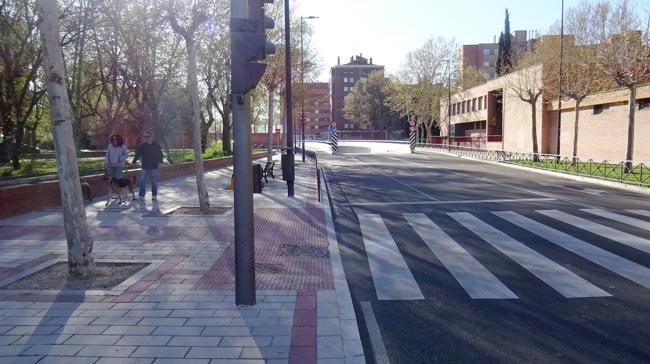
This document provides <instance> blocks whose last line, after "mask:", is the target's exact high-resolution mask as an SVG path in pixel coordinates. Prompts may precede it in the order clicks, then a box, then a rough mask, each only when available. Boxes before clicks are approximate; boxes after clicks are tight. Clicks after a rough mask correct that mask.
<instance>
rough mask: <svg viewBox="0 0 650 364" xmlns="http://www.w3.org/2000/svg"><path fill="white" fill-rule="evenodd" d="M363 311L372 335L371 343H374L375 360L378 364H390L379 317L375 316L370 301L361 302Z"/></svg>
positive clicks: (370, 335)
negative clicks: (378, 320) (378, 321)
mask: <svg viewBox="0 0 650 364" xmlns="http://www.w3.org/2000/svg"><path fill="white" fill-rule="evenodd" d="M361 312H363V317H364V318H365V321H366V327H367V328H368V336H369V337H370V345H372V352H373V354H374V356H375V362H376V363H377V364H390V360H388V353H387V352H386V347H385V346H384V339H383V338H382V337H381V331H380V330H379V325H378V324H377V319H376V318H375V313H374V311H373V310H372V305H371V304H370V302H366V301H364V302H361Z"/></svg>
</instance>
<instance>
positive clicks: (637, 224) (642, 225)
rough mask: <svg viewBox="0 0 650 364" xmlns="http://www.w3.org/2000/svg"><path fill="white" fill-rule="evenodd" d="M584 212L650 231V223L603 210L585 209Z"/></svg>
mask: <svg viewBox="0 0 650 364" xmlns="http://www.w3.org/2000/svg"><path fill="white" fill-rule="evenodd" d="M582 211H585V212H588V213H590V214H594V215H598V216H601V217H604V218H607V219H610V220H614V221H618V222H622V223H623V224H627V225H632V226H635V227H638V228H640V229H644V230H648V231H650V221H644V220H641V219H637V218H634V217H630V216H625V215H621V214H617V213H614V212H611V211H607V210H603V209H584V210H582Z"/></svg>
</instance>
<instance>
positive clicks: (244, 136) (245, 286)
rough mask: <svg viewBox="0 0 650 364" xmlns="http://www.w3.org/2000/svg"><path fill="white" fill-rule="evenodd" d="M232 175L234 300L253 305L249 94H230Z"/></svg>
mask: <svg viewBox="0 0 650 364" xmlns="http://www.w3.org/2000/svg"><path fill="white" fill-rule="evenodd" d="M232 98H233V100H232V104H233V129H234V130H233V132H234V134H235V135H234V139H235V143H234V144H235V145H234V153H235V154H234V163H233V164H234V170H235V171H234V176H235V183H234V185H235V187H234V189H235V191H234V193H235V299H236V302H237V304H238V305H254V304H255V301H256V298H255V246H254V244H253V243H254V242H255V229H254V225H253V224H254V222H253V169H252V165H253V161H252V156H251V124H250V122H249V114H250V100H251V97H250V94H233V96H232Z"/></svg>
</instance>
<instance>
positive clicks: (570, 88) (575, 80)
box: [537, 0, 615, 164]
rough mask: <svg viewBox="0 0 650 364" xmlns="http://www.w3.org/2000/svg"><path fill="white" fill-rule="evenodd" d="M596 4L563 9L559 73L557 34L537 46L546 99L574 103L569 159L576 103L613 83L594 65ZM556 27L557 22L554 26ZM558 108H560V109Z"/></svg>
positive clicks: (576, 130)
mask: <svg viewBox="0 0 650 364" xmlns="http://www.w3.org/2000/svg"><path fill="white" fill-rule="evenodd" d="M597 10H598V7H597V5H595V4H592V3H591V2H589V1H585V0H583V1H582V2H581V3H580V4H578V5H577V6H576V7H573V8H570V9H568V10H567V16H566V21H565V25H564V26H565V32H566V34H569V35H565V36H564V41H563V48H564V49H563V52H564V55H563V60H562V62H563V65H562V68H561V69H562V74H561V75H560V74H559V71H558V70H559V69H560V67H559V62H560V59H559V54H560V44H559V43H560V37H553V36H552V37H548V39H546V40H545V41H544V42H542V44H541V45H540V46H539V48H538V49H537V52H538V53H539V54H540V55H541V57H542V59H543V60H544V66H545V68H546V70H545V72H544V88H545V93H546V96H547V97H548V98H549V99H557V97H558V96H559V95H561V96H562V97H563V98H567V99H571V100H573V101H574V102H575V105H574V121H573V151H572V156H573V158H572V163H573V164H575V163H576V162H577V155H578V140H579V131H580V129H579V125H580V124H579V120H580V105H581V103H582V101H583V100H584V99H585V98H586V97H587V96H589V95H590V94H593V93H596V92H599V91H603V90H606V89H611V88H613V87H614V86H615V85H614V84H613V82H612V81H611V79H609V78H608V77H607V75H606V74H605V73H604V72H603V70H602V68H601V67H598V49H597V46H596V45H597V43H598V38H599V35H598V11H597ZM555 27H556V28H557V26H555ZM560 112H561V111H560Z"/></svg>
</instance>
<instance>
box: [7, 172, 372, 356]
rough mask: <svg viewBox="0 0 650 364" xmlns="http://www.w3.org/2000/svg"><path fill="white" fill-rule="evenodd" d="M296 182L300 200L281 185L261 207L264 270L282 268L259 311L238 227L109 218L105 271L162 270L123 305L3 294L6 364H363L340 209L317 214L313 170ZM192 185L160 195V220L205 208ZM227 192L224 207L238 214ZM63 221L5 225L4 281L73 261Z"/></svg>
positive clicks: (39, 217) (98, 232)
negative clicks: (238, 300)
mask: <svg viewBox="0 0 650 364" xmlns="http://www.w3.org/2000/svg"><path fill="white" fill-rule="evenodd" d="M296 172H297V175H298V174H299V173H300V174H302V175H303V181H306V182H308V183H303V185H302V186H300V187H297V189H296V199H293V200H287V199H286V197H285V196H286V195H285V196H281V194H282V195H284V194H285V193H286V190H284V189H283V188H280V187H282V186H279V185H278V184H279V183H281V182H277V181H276V182H274V183H276V184H275V185H270V188H269V189H268V190H267V189H265V190H264V193H265V194H267V195H266V197H265V195H264V194H262V195H258V196H256V203H255V206H256V207H257V208H256V209H255V237H256V242H255V244H256V263H261V264H266V265H267V266H269V267H271V268H277V269H276V270H275V271H274V270H273V269H271V270H268V271H266V270H265V271H260V272H258V273H257V274H256V282H257V287H256V288H257V304H256V305H254V306H250V307H246V306H237V305H235V297H234V247H233V244H232V241H233V239H232V238H233V232H234V231H233V229H232V226H231V224H232V220H228V219H229V217H227V216H221V217H217V218H212V219H211V218H206V217H201V216H197V217H187V216H178V217H175V216H173V217H169V216H164V215H163V214H160V213H156V214H152V215H151V216H147V215H146V214H145V215H143V214H142V211H137V210H134V209H133V208H125V209H121V210H115V211H113V210H107V211H103V212H100V213H99V214H97V215H96V219H97V221H93V220H91V221H92V222H94V223H95V224H94V225H93V226H92V227H91V229H92V232H93V234H94V236H95V254H96V259H108V260H110V259H126V260H128V259H137V260H140V261H148V260H149V261H163V262H162V263H161V264H160V265H159V266H157V267H156V268H155V269H153V270H152V271H150V272H149V273H147V274H146V275H144V276H143V277H141V278H140V279H139V280H138V281H137V282H135V283H134V284H132V285H131V286H130V287H128V288H126V289H125V290H124V291H123V292H122V293H120V294H119V295H109V296H106V295H76V294H71V293H68V294H59V295H54V294H43V293H34V292H33V291H30V292H29V293H15V291H12V292H6V293H4V294H3V293H2V291H1V290H0V363H35V362H39V364H42V363H63V362H65V363H66V364H68V363H69V364H73V363H94V364H103V363H153V362H154V361H155V364H159V363H168V362H169V363H171V362H179V363H211V364H212V363H240V364H244V363H270V364H279V363H292V364H293V363H301V364H302V363H305V364H311V363H317V362H321V361H322V362H327V363H350V364H353V363H364V362H365V358H364V354H363V349H362V347H361V341H360V338H359V333H358V330H357V326H356V319H355V316H354V310H353V308H352V302H351V299H350V295H349V290H348V288H347V283H346V281H345V276H344V274H343V268H342V264H341V261H340V254H339V252H338V245H337V243H336V236H335V234H334V233H333V224H332V222H331V214H330V212H329V210H328V209H327V207H328V206H329V204H328V203H327V202H326V201H327V200H325V201H324V202H323V203H320V204H319V203H317V202H316V198H317V195H316V189H315V180H314V179H313V175H315V169H314V168H313V166H312V165H299V166H297V169H296ZM211 173H212V172H211ZM221 174H222V175H223V176H225V177H223V176H221V177H223V178H227V177H228V173H225V174H224V173H221ZM305 175H308V176H311V177H304V176H305ZM221 177H220V178H221ZM192 181H193V178H191V177H186V178H178V179H175V180H171V181H169V182H166V183H165V185H163V186H161V191H164V192H166V195H163V196H160V195H159V200H163V201H164V202H162V203H163V204H165V206H164V207H163V206H161V208H160V209H161V210H167V209H169V208H170V207H173V206H192V205H195V204H196V201H193V200H192V199H191V198H190V199H189V200H188V196H194V199H195V192H194V187H193V183H192ZM208 181H209V179H208ZM222 185H225V182H218V183H216V182H214V180H213V182H212V188H215V187H214V186H216V188H217V190H216V191H215V190H213V191H211V192H210V193H211V194H213V193H214V195H215V197H214V198H213V197H212V196H211V200H213V204H215V206H217V205H221V206H226V205H227V204H228V203H230V204H232V195H231V192H229V191H228V192H226V193H224V192H223V187H222ZM209 188H210V186H209ZM267 191H268V192H267ZM228 194H230V196H228ZM279 196H281V197H282V198H278V197H279ZM269 197H270V198H269ZM265 198H267V200H265ZM229 199H230V200H229ZM100 200H101V199H100ZM165 200H167V201H165ZM301 201H302V202H301ZM99 203H100V204H101V202H99ZM181 204H182V205H181ZM101 208H102V207H101V206H99V205H97V206H95V205H92V208H89V210H90V211H92V210H93V209H98V210H101ZM60 214H61V212H60V211H46V212H41V213H33V216H32V217H30V216H29V215H27V216H25V217H19V218H12V219H9V220H6V221H4V222H3V221H2V220H0V280H2V279H6V278H7V277H12V276H13V275H15V274H20V273H21V272H27V271H29V270H30V269H32V270H33V269H34V267H37V266H39V265H40V264H43V263H44V262H47V261H48V260H51V259H53V258H61V257H65V249H66V244H65V241H64V240H63V239H64V232H63V227H62V226H61V225H60V217H57V216H60ZM93 216H95V215H93ZM143 216H144V217H143ZM93 219H95V217H93ZM230 219H231V218H230ZM228 221H230V222H228ZM224 222H226V223H224ZM287 244H288V245H290V246H292V247H297V248H306V249H307V250H310V249H325V250H326V251H327V250H329V256H328V255H325V256H306V255H301V254H293V255H292V254H285V253H286V252H285V251H283V249H284V248H286V245H287ZM283 246H285V247H284V248H283ZM285 250H286V249H285ZM298 250H300V249H298ZM34 257H37V258H34ZM13 261H15V263H12V262H13Z"/></svg>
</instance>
